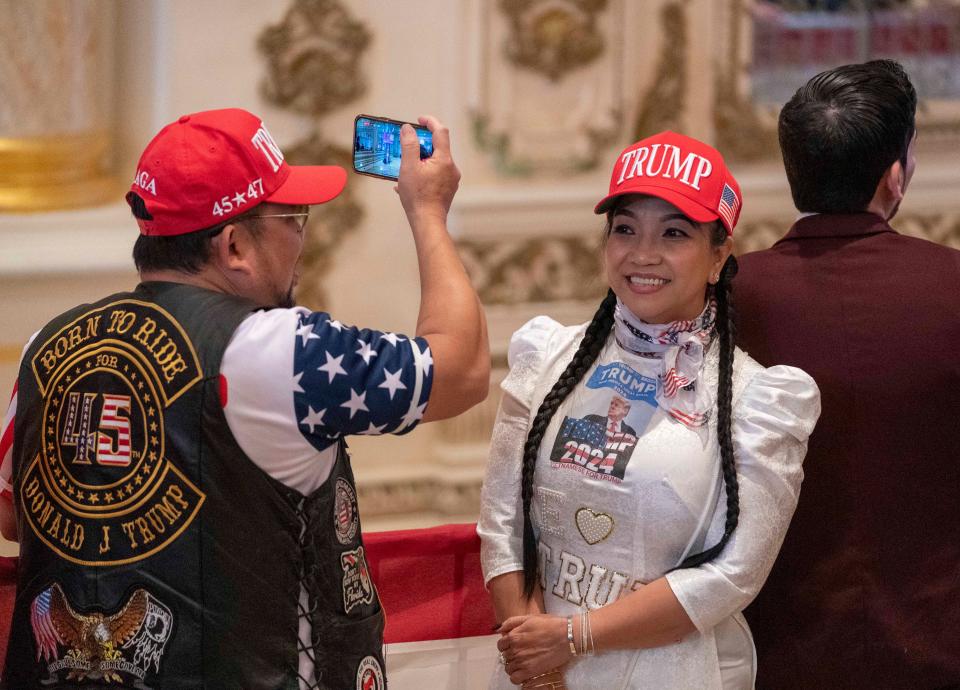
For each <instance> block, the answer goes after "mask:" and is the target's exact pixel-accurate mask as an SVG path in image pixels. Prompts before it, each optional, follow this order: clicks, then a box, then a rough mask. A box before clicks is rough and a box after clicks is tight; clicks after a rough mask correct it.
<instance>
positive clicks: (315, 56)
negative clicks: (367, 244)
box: [257, 0, 371, 309]
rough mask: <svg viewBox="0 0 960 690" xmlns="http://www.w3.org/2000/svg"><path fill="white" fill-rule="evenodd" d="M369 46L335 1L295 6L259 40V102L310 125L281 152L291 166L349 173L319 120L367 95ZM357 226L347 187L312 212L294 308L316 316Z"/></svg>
mask: <svg viewBox="0 0 960 690" xmlns="http://www.w3.org/2000/svg"><path fill="white" fill-rule="evenodd" d="M370 40H371V35H370V32H369V31H368V30H367V28H366V27H365V26H364V25H363V24H362V23H360V22H359V21H357V20H355V19H353V18H352V17H351V16H350V14H349V13H348V12H347V10H346V8H345V7H344V6H343V4H342V3H340V2H337V0H294V2H293V3H292V4H291V6H290V9H288V10H287V13H286V15H284V18H283V19H282V20H281V21H280V23H279V24H276V25H273V26H268V27H267V28H266V29H264V30H263V32H262V33H261V34H260V38H259V40H258V42H257V45H258V48H259V49H260V52H261V53H262V54H263V55H264V57H265V58H266V60H267V77H266V79H265V80H264V82H263V84H262V87H261V90H262V94H263V97H264V98H265V99H266V100H267V101H268V102H270V103H272V104H274V105H276V106H279V107H281V108H284V109H286V110H291V111H293V112H296V113H301V114H303V115H308V116H310V118H311V119H312V120H313V121H314V123H315V124H314V130H313V132H311V133H310V134H309V135H308V136H307V137H305V138H304V139H302V140H301V141H299V142H296V143H295V144H293V145H292V146H290V147H285V148H286V150H287V159H288V161H289V162H290V163H291V164H294V165H331V164H335V165H340V166H342V167H344V168H347V169H350V167H351V166H352V155H353V152H352V151H351V150H350V149H348V148H345V147H342V146H338V145H337V144H334V143H332V142H331V141H329V140H327V139H325V138H324V136H323V133H322V130H321V126H320V122H319V120H320V118H321V117H322V116H323V115H326V114H327V113H329V112H330V111H332V110H334V109H336V108H340V107H342V106H343V105H346V104H347V103H349V102H351V101H354V100H356V99H358V98H359V97H360V96H362V95H363V94H364V93H365V92H366V89H367V82H366V78H365V77H364V75H363V73H362V71H361V67H360V65H361V56H362V55H363V53H364V51H366V50H367V47H368V46H369V44H370ZM362 219H363V207H362V206H361V205H360V203H359V202H358V201H357V200H356V199H355V198H354V194H353V191H352V190H351V188H350V187H349V186H348V187H347V188H346V189H345V190H344V191H343V193H342V194H340V196H339V197H337V198H336V199H335V200H333V201H331V202H329V203H326V204H323V205H321V206H318V207H315V208H314V209H313V212H312V213H311V216H310V220H309V222H308V223H307V240H306V246H305V249H304V256H303V265H304V269H305V270H304V272H303V273H304V276H305V277H306V279H305V280H303V281H302V282H301V283H300V286H299V287H298V291H297V298H298V301H300V302H301V303H303V304H306V305H307V306H309V307H312V308H315V309H316V308H320V307H321V306H322V304H323V303H324V301H325V300H326V295H325V292H324V289H323V284H322V282H321V281H322V277H323V276H324V275H325V274H326V272H327V271H326V269H327V268H329V266H330V263H331V262H332V260H333V255H334V252H335V251H336V248H337V247H338V246H339V245H340V243H342V242H343V240H344V238H346V237H347V236H348V235H349V234H351V233H353V232H355V231H356V229H357V227H358V226H359V224H360V222H361V220H362Z"/></svg>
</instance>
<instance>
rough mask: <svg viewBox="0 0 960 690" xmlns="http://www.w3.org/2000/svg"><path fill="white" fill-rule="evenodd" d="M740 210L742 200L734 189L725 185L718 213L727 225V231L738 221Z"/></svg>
mask: <svg viewBox="0 0 960 690" xmlns="http://www.w3.org/2000/svg"><path fill="white" fill-rule="evenodd" d="M739 210H740V199H739V198H738V197H737V193H736V192H735V191H733V187H731V186H730V185H728V184H727V183H726V182H724V183H723V192H721V194H720V204H719V206H718V207H717V213H718V214H719V215H720V217H721V218H723V220H724V222H726V224H727V230H728V232H729V231H730V229H731V228H733V226H734V225H736V221H737V211H739Z"/></svg>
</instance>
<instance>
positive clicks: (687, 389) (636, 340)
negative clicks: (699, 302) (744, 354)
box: [614, 297, 717, 429]
mask: <svg viewBox="0 0 960 690" xmlns="http://www.w3.org/2000/svg"><path fill="white" fill-rule="evenodd" d="M716 320H717V301H716V299H714V298H713V297H711V298H710V299H709V301H708V302H707V305H706V306H705V307H704V308H703V311H702V312H701V313H700V316H698V317H697V318H695V319H693V320H690V321H674V322H672V323H668V324H653V323H646V322H645V321H641V320H640V319H638V318H637V317H636V316H635V315H634V314H633V313H632V312H631V311H630V310H629V309H628V308H627V307H626V306H625V305H624V304H623V303H622V302H621V301H620V300H619V299H618V300H617V307H616V310H615V311H614V321H615V326H614V335H615V337H616V339H617V343H619V345H620V347H622V348H624V349H625V350H627V351H629V352H632V353H634V354H636V355H640V356H641V357H657V358H661V359H662V361H663V370H662V372H661V373H660V375H659V380H660V385H659V386H658V387H657V404H658V405H659V406H660V407H661V409H663V411H664V412H666V413H667V414H669V415H670V416H671V417H673V418H674V419H676V420H677V421H678V422H680V423H681V424H685V425H686V426H688V427H690V428H692V429H698V428H700V427H704V426H705V425H706V423H707V422H708V421H709V420H710V408H711V407H712V406H713V400H712V398H711V397H710V394H709V392H708V391H707V390H706V386H702V385H699V386H698V385H697V378H698V377H699V376H700V374H701V372H702V370H703V359H704V352H705V350H706V348H707V345H709V344H710V339H711V338H713V334H714V332H715V326H716Z"/></svg>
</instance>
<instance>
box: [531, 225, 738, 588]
mask: <svg viewBox="0 0 960 690" xmlns="http://www.w3.org/2000/svg"><path fill="white" fill-rule="evenodd" d="M613 213H614V211H613V210H611V211H610V212H608V214H607V231H606V232H607V233H609V232H610V223H611V219H612V217H613ZM711 239H712V242H713V244H714V245H720V244H723V242H725V241H726V239H727V231H726V229H725V228H724V227H723V225H722V224H721V223H719V222H717V223H716V224H715V226H714V228H713V235H712V238H711ZM736 274H737V260H736V259H735V258H734V257H733V255H730V257H729V258H728V259H727V261H726V263H725V264H724V265H723V269H722V270H721V271H720V279H719V280H718V281H717V284H716V286H715V287H714V288H713V291H714V296H715V297H716V300H717V320H716V339H717V340H719V346H720V372H719V373H720V376H719V384H718V391H717V436H718V442H719V446H720V460H721V469H722V472H723V482H724V485H725V487H726V493H727V518H726V522H725V524H724V529H723V537H721V539H720V541H719V542H717V544H715V545H714V546H712V547H710V548H709V549H707V550H706V551H703V552H701V553H697V554H694V555H692V556H689V557H688V558H686V559H684V561H683V562H682V563H681V564H680V565H679V566H677V567H678V568H692V567H695V566H698V565H700V564H702V563H706V562H707V561H709V560H710V559H712V558H714V557H715V556H716V555H717V554H719V553H720V552H721V551H722V550H723V547H724V546H726V544H727V542H728V541H729V540H730V535H732V534H733V531H734V529H736V527H737V520H738V518H739V516H740V498H739V484H738V482H737V471H736V463H735V461H734V456H733V438H732V435H731V432H730V424H731V420H730V417H731V407H732V397H733V351H734V340H735V333H734V326H733V305H732V303H731V294H730V281H731V280H732V279H733V277H734V276H735V275H736ZM616 303H617V298H616V295H614V293H613V290H608V291H607V296H606V297H605V298H604V299H603V301H602V302H601V303H600V307H599V308H598V309H597V312H596V313H595V314H594V315H593V319H592V320H591V321H590V324H589V325H588V326H587V331H586V333H584V336H583V339H582V340H581V341H580V346H579V347H578V348H577V351H576V352H575V353H574V355H573V359H572V360H571V361H570V364H568V365H567V368H566V369H564V370H563V373H562V374H560V378H559V379H557V382H556V383H554V384H553V387H552V388H551V389H550V392H549V393H547V396H546V397H545V398H544V399H543V402H542V403H541V404H540V407H539V408H538V409H537V414H536V416H535V417H534V418H533V423H532V424H531V425H530V431H529V432H528V434H527V441H526V443H525V444H524V447H523V465H522V469H521V484H520V497H521V500H522V503H523V586H524V592H525V593H526V595H527V597H530V596H532V594H533V590H534V587H535V586H536V582H537V568H538V558H537V540H536V537H535V536H534V534H533V524H532V522H531V521H530V504H531V502H532V500H533V475H534V468H535V466H536V461H537V454H538V452H539V449H540V442H541V441H542V440H543V434H544V432H545V431H546V429H547V425H549V424H550V419H551V418H552V417H553V415H554V413H555V412H556V411H557V408H558V407H560V404H561V403H562V402H563V401H564V400H565V399H566V397H567V395H569V394H570V391H572V390H573V388H574V386H576V385H577V383H579V382H580V380H581V379H582V378H583V376H584V374H586V372H587V371H588V370H589V369H590V367H591V365H592V364H593V363H594V362H595V361H596V359H597V357H598V356H599V355H600V351H601V350H602V349H603V346H604V344H605V343H606V342H607V336H608V335H609V334H610V329H611V328H613V313H614V307H615V306H616Z"/></svg>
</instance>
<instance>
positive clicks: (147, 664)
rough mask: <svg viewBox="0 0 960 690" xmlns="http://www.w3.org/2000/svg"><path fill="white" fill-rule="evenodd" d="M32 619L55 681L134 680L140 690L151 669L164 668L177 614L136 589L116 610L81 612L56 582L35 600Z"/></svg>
mask: <svg viewBox="0 0 960 690" xmlns="http://www.w3.org/2000/svg"><path fill="white" fill-rule="evenodd" d="M30 622H31V625H32V627H33V636H34V639H35V640H36V644H37V660H38V661H39V660H40V659H41V658H43V660H44V662H45V663H46V665H47V672H48V673H49V674H50V676H51V678H52V679H59V680H61V681H62V680H66V681H75V682H78V683H79V682H82V681H84V680H93V681H97V680H99V681H102V682H106V683H111V684H112V683H117V684H118V685H121V686H128V682H129V685H132V686H133V687H140V688H145V687H147V686H145V685H144V684H143V680H144V678H145V677H146V675H147V673H149V672H150V669H151V667H152V668H153V672H155V673H159V672H160V662H161V660H162V659H163V652H164V647H166V644H167V640H168V639H170V633H171V632H172V631H173V613H172V612H171V611H170V609H169V608H168V607H167V606H166V605H165V604H164V603H163V602H161V601H160V600H159V599H157V598H156V597H154V596H153V595H152V594H150V593H149V592H147V591H146V590H144V589H137V590H136V591H134V592H133V593H132V594H131V595H130V597H129V598H128V599H127V600H126V601H125V602H124V603H123V604H122V606H121V607H120V608H119V609H118V610H117V611H116V612H114V613H112V614H104V613H103V612H100V611H88V612H85V613H79V612H77V611H75V610H74V609H73V607H72V606H70V602H69V601H68V600H67V597H66V595H65V594H64V593H63V590H62V589H61V588H60V585H59V584H58V583H56V582H54V583H53V585H51V586H50V587H48V588H47V589H45V590H43V591H42V592H40V594H38V595H37V596H36V597H35V598H34V600H33V602H32V603H31V605H30ZM64 647H66V650H65V651H63V652H61V649H62V648H64ZM63 674H66V678H63V677H62V675H63ZM44 684H47V681H45V682H44Z"/></svg>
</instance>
